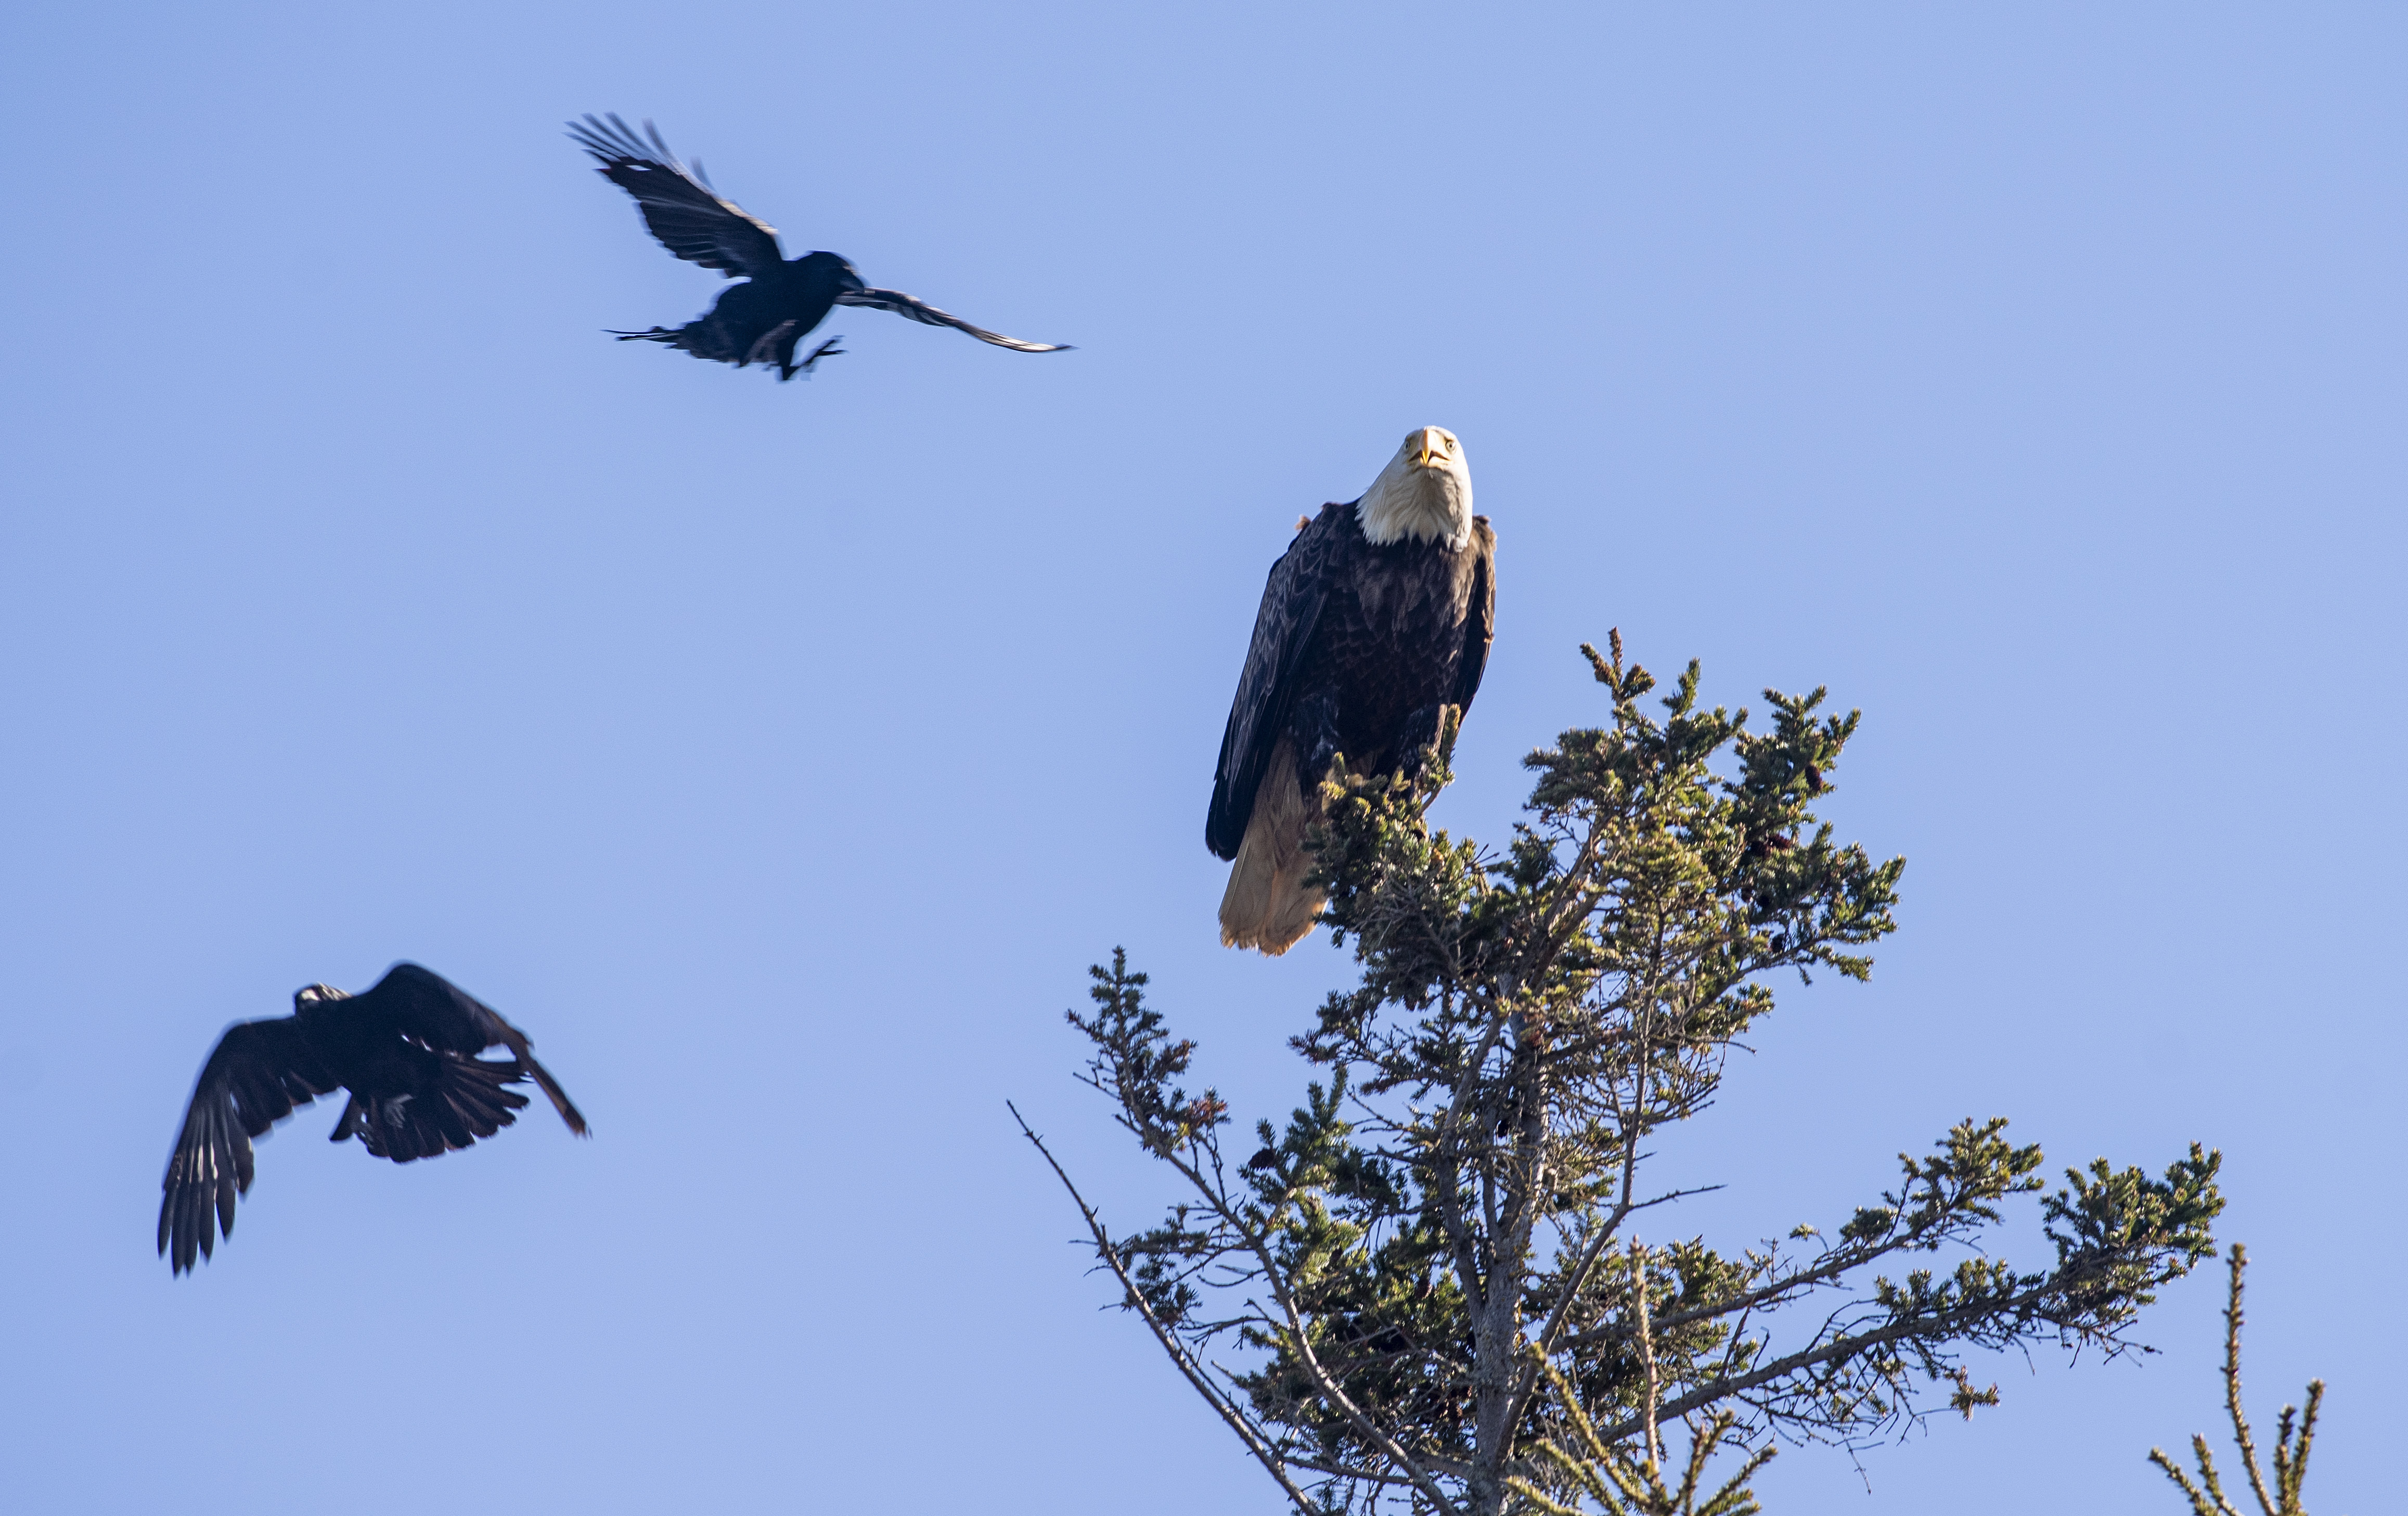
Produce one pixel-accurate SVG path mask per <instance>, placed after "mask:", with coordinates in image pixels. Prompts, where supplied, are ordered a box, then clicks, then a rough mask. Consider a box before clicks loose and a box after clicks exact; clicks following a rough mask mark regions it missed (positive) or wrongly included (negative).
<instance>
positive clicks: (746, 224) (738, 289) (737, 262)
mask: <svg viewBox="0 0 2408 1516" xmlns="http://www.w3.org/2000/svg"><path fill="white" fill-rule="evenodd" d="M644 133H645V136H647V137H649V138H650V139H651V141H650V143H649V144H647V143H646V141H645V140H644V138H642V137H638V136H636V134H635V133H634V132H633V131H632V130H630V129H629V128H628V126H627V123H626V122H623V121H621V120H620V119H619V118H618V117H617V116H615V115H614V116H612V117H610V118H609V120H608V121H607V122H606V121H599V120H596V119H595V118H594V117H592V116H588V117H586V118H585V120H584V122H569V123H568V135H569V136H571V137H573V138H574V139H576V141H577V144H578V145H579V146H580V147H581V148H583V149H584V150H586V151H587V152H590V153H592V154H593V155H594V157H595V161H596V162H598V163H600V164H601V165H602V167H601V175H602V177H603V178H604V179H609V181H610V182H611V183H613V184H615V185H617V186H619V188H621V189H623V190H624V191H626V192H627V193H629V194H632V195H634V196H635V197H636V206H637V207H638V209H639V210H641V211H642V212H643V216H644V224H645V225H646V226H648V227H650V228H651V229H652V236H656V237H658V238H660V239H661V245H662V246H663V247H665V248H667V249H668V250H669V251H671V252H673V253H676V254H677V255H678V256H679V257H681V258H683V259H685V260H686V261H687V262H688V263H695V264H700V265H702V266H703V267H705V268H716V269H718V270H719V271H720V272H721V273H722V274H724V275H725V276H727V277H728V278H729V279H734V278H735V277H736V276H737V275H738V274H742V275H745V276H746V279H745V281H744V282H743V283H741V284H738V285H736V286H734V287H733V288H731V289H729V290H727V291H725V292H724V293H722V294H721V295H720V297H719V299H718V300H717V301H716V302H714V303H713V304H712V306H711V307H710V314H709V315H707V316H704V317H702V318H700V319H699V320H696V321H691V322H686V323H685V324H684V325H683V326H681V327H678V328H676V329H675V330H671V329H670V328H668V327H666V326H655V327H653V328H652V330H651V331H649V332H612V333H611V334H610V335H611V336H615V337H617V338H618V339H619V340H620V341H622V342H665V343H667V344H668V345H669V346H670V347H672V348H683V349H684V350H686V351H688V352H690V353H693V354H694V355H695V357H697V358H708V359H710V361H711V362H713V363H721V364H734V365H736V366H737V367H738V368H742V367H743V366H745V365H747V364H775V365H778V378H779V379H781V381H782V380H785V379H793V378H794V377H795V376H796V374H807V373H809V372H810V368H811V365H813V364H816V363H818V362H819V361H820V360H821V359H823V358H831V357H834V356H836V355H837V354H838V353H840V352H842V351H843V349H842V348H839V347H838V346H837V344H838V343H839V342H841V341H843V340H844V339H843V338H842V337H830V338H829V339H828V340H827V341H825V342H823V343H821V344H820V345H819V346H818V347H817V348H815V349H813V350H811V353H810V356H809V357H807V358H805V359H804V360H803V361H802V362H801V363H799V364H798V363H796V362H795V347H796V344H797V343H799V342H801V341H802V339H803V338H804V337H805V336H809V335H810V333H811V332H812V330H813V329H815V328H816V327H818V325H819V324H820V322H824V321H825V320H827V313H828V312H829V310H831V309H833V308H834V307H838V306H869V307H874V308H876V309H879V310H891V311H893V312H895V314H896V315H897V316H909V317H910V318H911V319H912V320H913V321H915V322H925V323H926V324H927V325H930V326H950V327H953V329H954V330H955V331H960V332H968V334H969V335H970V336H974V337H976V338H978V339H979V340H980V341H981V342H992V343H994V344H995V345H996V347H998V348H1010V349H1011V350H1013V351H1014V352H1067V351H1068V350H1069V346H1068V344H1067V343H1060V342H1023V341H1022V340H1020V338H1018V337H1016V336H1004V335H1003V334H1002V333H1000V332H990V331H988V330H987V329H986V328H985V327H983V326H973V325H971V324H970V323H969V322H966V321H964V320H962V319H961V318H960V317H959V316H954V315H950V314H948V313H947V312H945V311H941V310H939V309H938V308H937V307H934V306H932V305H929V304H928V303H927V302H926V301H925V300H918V299H914V298H913V297H912V296H910V295H908V294H905V293H903V292H902V291H900V290H873V289H871V288H870V287H869V286H867V285H866V284H864V283H863V282H862V281H861V275H860V274H859V273H858V272H857V271H856V270H855V269H854V268H853V265H851V264H850V263H847V262H846V261H845V260H844V259H843V258H842V257H841V256H839V255H838V254H836V253H833V252H807V253H805V254H803V255H802V256H801V257H799V258H792V259H790V258H788V257H786V256H785V254H784V253H783V252H782V251H781V250H780V249H779V247H778V230H777V228H776V227H774V226H770V225H767V223H765V222H759V221H756V220H754V219H753V217H751V216H748V215H746V214H745V213H744V210H743V208H742V207H739V206H738V205H737V204H736V203H735V202H733V201H730V200H722V199H721V198H720V197H719V192H717V191H716V190H713V189H712V188H711V187H710V179H706V178H705V177H704V176H703V172H702V164H700V163H699V162H697V163H695V164H694V166H693V167H691V168H689V167H687V166H686V165H685V164H682V163H680V162H679V161H678V158H677V155H676V154H675V153H673V152H671V151H669V146H668V144H667V143H666V142H664V141H662V140H661V134H660V132H659V131H658V130H657V129H656V128H654V127H653V125H652V122H645V123H644Z"/></svg>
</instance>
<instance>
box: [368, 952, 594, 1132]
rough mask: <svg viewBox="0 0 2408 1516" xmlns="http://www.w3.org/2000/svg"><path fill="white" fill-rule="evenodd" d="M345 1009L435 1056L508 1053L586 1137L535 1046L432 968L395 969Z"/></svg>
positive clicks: (407, 966)
mask: <svg viewBox="0 0 2408 1516" xmlns="http://www.w3.org/2000/svg"><path fill="white" fill-rule="evenodd" d="M343 1004H344V1006H345V1007H347V1008H356V1009H357V1012H358V1013H362V1014H366V1015H372V1016H380V1017H385V1018H389V1019H390V1021H391V1023H392V1025H393V1026H394V1029H395V1030H397V1031H398V1032H399V1033H400V1034H401V1035H402V1036H403V1037H409V1039H410V1040H411V1041H413V1042H418V1043H422V1044H423V1045H424V1046H426V1047H428V1048H431V1049H433V1050H434V1051H437V1052H446V1053H456V1054H458V1055H459V1056H460V1057H462V1058H474V1057H475V1056H476V1055H477V1054H478V1053H480V1052H482V1051H485V1050H486V1049H487V1048H496V1047H499V1048H508V1049H509V1050H510V1056H511V1057H513V1058H514V1059H516V1060H517V1061H518V1065H519V1067H520V1068H521V1069H522V1070H523V1071H524V1072H525V1074H526V1075H527V1077H529V1078H532V1079H533V1080H535V1081H536V1083H538V1085H541V1086H542V1087H543V1093H544V1094H547V1095H549V1096H551V1097H552V1107H553V1108H555V1109H557V1110H558V1111H559V1112H560V1119H561V1120H562V1121H564V1122H566V1123H568V1129H569V1130H570V1131H572V1132H575V1133H576V1134H577V1135H578V1136H580V1137H583V1136H584V1135H585V1118H584V1116H583V1115H581V1113H580V1112H579V1111H578V1109H577V1107H576V1106H575V1105H574V1104H573V1103H572V1102H571V1101H570V1100H569V1098H568V1092H566V1090H563V1089H562V1088H561V1087H560V1084H559V1082H558V1081H557V1080H554V1079H553V1078H552V1073H551V1071H550V1070H548V1069H546V1068H545V1067H544V1066H543V1065H541V1064H539V1063H537V1062H536V1060H535V1043H534V1041H533V1040H532V1039H531V1038H529V1037H528V1036H527V1035H526V1034H525V1033H524V1032H522V1031H520V1030H519V1029H518V1028H517V1027H515V1026H512V1025H511V1024H510V1023H509V1022H506V1021H504V1020H503V1019H502V1015H501V1012H499V1011H497V1010H495V1009H494V1008H493V1007H491V1006H488V1005H486V1004H485V1003H484V1002H483V1001H481V1000H479V999H478V998H477V997H476V996H474V995H472V994H469V993H468V992H467V991H466V990H463V989H462V988H460V987H459V986H458V985H456V984H454V983H452V981H451V980H447V979H445V978H444V977H443V976H442V975H440V974H437V973H436V972H435V971H434V970H433V969H431V968H421V967H420V966H419V965H416V964H395V965H393V966H392V967H391V968H389V969H387V970H386V971H385V976H384V978H382V979H380V980H377V982H376V986H375V988H373V989H370V990H368V991H366V993H364V994H356V995H353V996H352V997H351V999H350V1000H348V1001H346V1002H343ZM483 1135H485V1136H491V1135H492V1134H491V1133H486V1134H483ZM461 1145H462V1146H464V1147H465V1146H466V1144H465V1143H464V1144H461Z"/></svg>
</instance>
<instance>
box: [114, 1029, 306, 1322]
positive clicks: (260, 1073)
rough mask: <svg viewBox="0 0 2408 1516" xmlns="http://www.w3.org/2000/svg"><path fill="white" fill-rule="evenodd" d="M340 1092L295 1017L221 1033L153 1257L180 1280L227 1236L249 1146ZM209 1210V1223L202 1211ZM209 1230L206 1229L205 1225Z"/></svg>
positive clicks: (187, 1115)
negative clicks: (165, 1259) (165, 1257)
mask: <svg viewBox="0 0 2408 1516" xmlns="http://www.w3.org/2000/svg"><path fill="white" fill-rule="evenodd" d="M339 1088H341V1082H340V1081H339V1080H337V1079H336V1078H335V1077H334V1075H333V1073H332V1072H330V1071H329V1070H328V1069H327V1068H326V1067H325V1065H324V1064H323V1062H322V1060H321V1059H320V1058H319V1057H318V1055H317V1053H316V1052H315V1051H312V1050H311V1048H310V1046H309V1041H308V1037H305V1036H304V1035H303V1033H302V1030H301V1022H300V1018H298V1017H294V1016H285V1017H281V1018H279V1019H278V1020H275V1021H265V1022H242V1023H236V1025H233V1026H230V1027H228V1028H226V1034H225V1036H224V1037H220V1038H219V1039H218V1045H217V1048H216V1051H212V1052H211V1053H210V1054H209V1061H208V1063H206V1064H204V1065H201V1077H200V1080H199V1081H198V1082H197V1083H196V1084H195V1085H194V1086H193V1103H192V1105H191V1106H190V1107H188V1108H186V1109H185V1111H184V1130H183V1132H182V1134H181V1135H179V1137H177V1138H176V1151H175V1155H174V1156H173V1157H171V1158H169V1159H168V1160H167V1177H166V1179H165V1181H164V1182H163V1188H165V1191H166V1192H167V1193H166V1195H165V1198H164V1199H162V1200H161V1201H160V1202H159V1251H161V1252H162V1253H165V1252H167V1251H168V1250H169V1249H170V1247H171V1246H172V1248H173V1249H174V1255H173V1257H172V1259H171V1260H170V1266H171V1267H172V1268H173V1270H174V1271H175V1272H176V1273H179V1274H181V1273H183V1272H185V1271H186V1270H188V1269H190V1268H191V1267H192V1266H193V1255H194V1254H195V1253H198V1254H199V1256H201V1257H203V1258H207V1257H209V1256H211V1254H212V1253H213V1252H214V1251H215V1250H216V1247H217V1238H218V1234H219V1233H220V1232H222V1233H223V1234H224V1235H225V1236H227V1237H232V1236H234V1203H235V1197H236V1196H237V1195H240V1194H247V1193H248V1192H249V1191H250V1189H251V1138H252V1137H257V1136H259V1135H260V1134H261V1133H263V1132H265V1131H266V1130H267V1129H268V1128H269V1127H271V1126H273V1125H275V1124H276V1123H278V1122H280V1121H282V1120H283V1119H284V1118H285V1117H287V1116H290V1115H292V1114H293V1109H294V1107H295V1106H306V1105H308V1103H309V1102H310V1101H312V1100H314V1099H316V1098H317V1097H318V1096H320V1095H322V1094H326V1093H327V1092H329V1091H331V1090H337V1089H339ZM212 1211H215V1212H216V1214H215V1216H212V1215H211V1214H210V1212H212ZM212 1222H214V1223H216V1224H215V1226H214V1227H213V1226H212V1225H211V1223H212Z"/></svg>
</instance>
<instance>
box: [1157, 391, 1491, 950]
mask: <svg viewBox="0 0 2408 1516" xmlns="http://www.w3.org/2000/svg"><path fill="white" fill-rule="evenodd" d="M1496 619H1497V534H1496V533H1495V532H1493V531H1490V530H1489V528H1488V518H1487V517H1485V516H1475V515H1473V514H1472V513H1471V465H1469V463H1468V462H1466V460H1465V458H1464V456H1463V445H1462V444H1461V443H1460V442H1458V441H1457V440H1456V439H1455V434H1454V433H1453V432H1450V431H1448V430H1447V429H1446V428H1445V427H1442V426H1425V427H1421V428H1419V429H1417V430H1415V431H1414V432H1413V433H1412V434H1411V435H1410V436H1407V437H1406V438H1405V441H1404V446H1402V447H1400V448H1398V450H1397V455H1396V456H1395V457H1394V458H1391V459H1389V460H1388V466H1387V467H1385V468H1383V469H1382V470H1381V471H1380V477H1379V478H1378V479H1373V480H1372V481H1371V487H1370V488H1369V489H1368V490H1366V491H1364V492H1363V495H1362V498H1361V499H1359V500H1356V501H1354V502H1353V503H1351V504H1349V505H1342V506H1340V505H1329V506H1324V507H1322V508H1321V514H1320V515H1319V516H1318V517H1315V518H1309V519H1307V520H1303V521H1299V522H1297V534H1296V540H1295V541H1293V542H1291V543H1289V544H1288V549H1287V551H1286V552H1285V553H1283V554H1282V555H1281V557H1280V561H1279V562H1278V563H1276V564H1273V565H1271V574H1270V582H1269V583H1268V584H1266V585H1264V586H1263V603H1262V608H1261V609H1260V610H1258V611H1256V612H1255V615H1254V642H1253V645H1252V646H1250V647H1248V648H1247V650H1246V663H1245V667H1244V668H1243V669H1242V670H1241V671H1240V674H1239V676H1238V694H1237V698H1236V699H1234V700H1233V701H1231V702H1230V704H1229V724H1228V726H1227V727H1226V729H1225V730H1224V731H1223V733H1222V736H1221V759H1220V762H1219V764H1218V765H1215V770H1214V773H1213V776H1212V808H1211V811H1210V812H1209V813H1208V814H1207V816H1206V818H1205V822H1204V842H1205V845H1206V846H1207V847H1209V848H1211V850H1212V852H1213V854H1214V856H1216V857H1221V858H1228V859H1233V860H1235V865H1234V866H1232V867H1231V868H1230V870H1229V883H1228V888H1227V889H1226V890H1225V891H1224V892H1223V893H1222V895H1221V941H1222V944H1223V945H1224V946H1226V947H1236V948H1258V949H1260V950H1261V951H1264V952H1267V953H1271V954H1274V955H1276V954H1279V953H1283V952H1285V951H1287V950H1288V949H1290V948H1292V947H1294V946H1296V944H1297V942H1298V941H1300V940H1301V939H1302V938H1303V937H1304V935H1305V934H1306V933H1307V932H1310V931H1312V919H1313V917H1314V916H1315V915H1316V914H1317V913H1318V912H1319V911H1320V909H1321V905H1322V900H1323V896H1322V894H1321V892H1320V891H1318V890H1315V889H1311V888H1308V887H1307V886H1306V884H1305V882H1304V880H1305V875H1306V874H1307V873H1308V872H1309V871H1310V870H1311V868H1312V857H1311V854H1310V851H1309V850H1308V849H1307V848H1306V846H1305V837H1306V834H1307V833H1308V832H1309V831H1310V830H1311V828H1312V822H1314V820H1315V819H1317V818H1318V817H1319V816H1320V814H1321V801H1320V794H1321V782H1322V780H1323V779H1326V777H1327V776H1328V773H1329V764H1330V760H1331V759H1332V758H1333V757H1335V756H1336V755H1338V754H1340V753H1343V754H1344V755H1345V757H1346V766H1347V767H1348V768H1349V769H1350V770H1352V771H1353V772H1355V773H1356V774H1366V775H1378V774H1393V773H1396V772H1397V771H1398V769H1400V768H1405V767H1409V766H1411V765H1414V764H1415V763H1417V762H1418V760H1419V755H1420V753H1421V751H1422V750H1423V749H1425V748H1426V747H1428V746H1430V744H1431V743H1433V742H1435V741H1436V740H1437V739H1438V736H1439V732H1440V729H1441V722H1442V721H1443V714H1442V713H1443V712H1444V710H1445V708H1448V707H1450V706H1452V707H1454V708H1455V711H1456V713H1457V714H1458V715H1460V714H1461V713H1462V712H1464V711H1467V710H1469V709H1470V708H1471V697H1472V696H1473V695H1474V694H1478V693H1479V691H1480V676H1481V674H1482V673H1483V672H1484V670H1485V669H1486V668H1487V666H1488V643H1489V637H1490V632H1491V629H1492V628H1493V627H1494V625H1495V623H1496Z"/></svg>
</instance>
